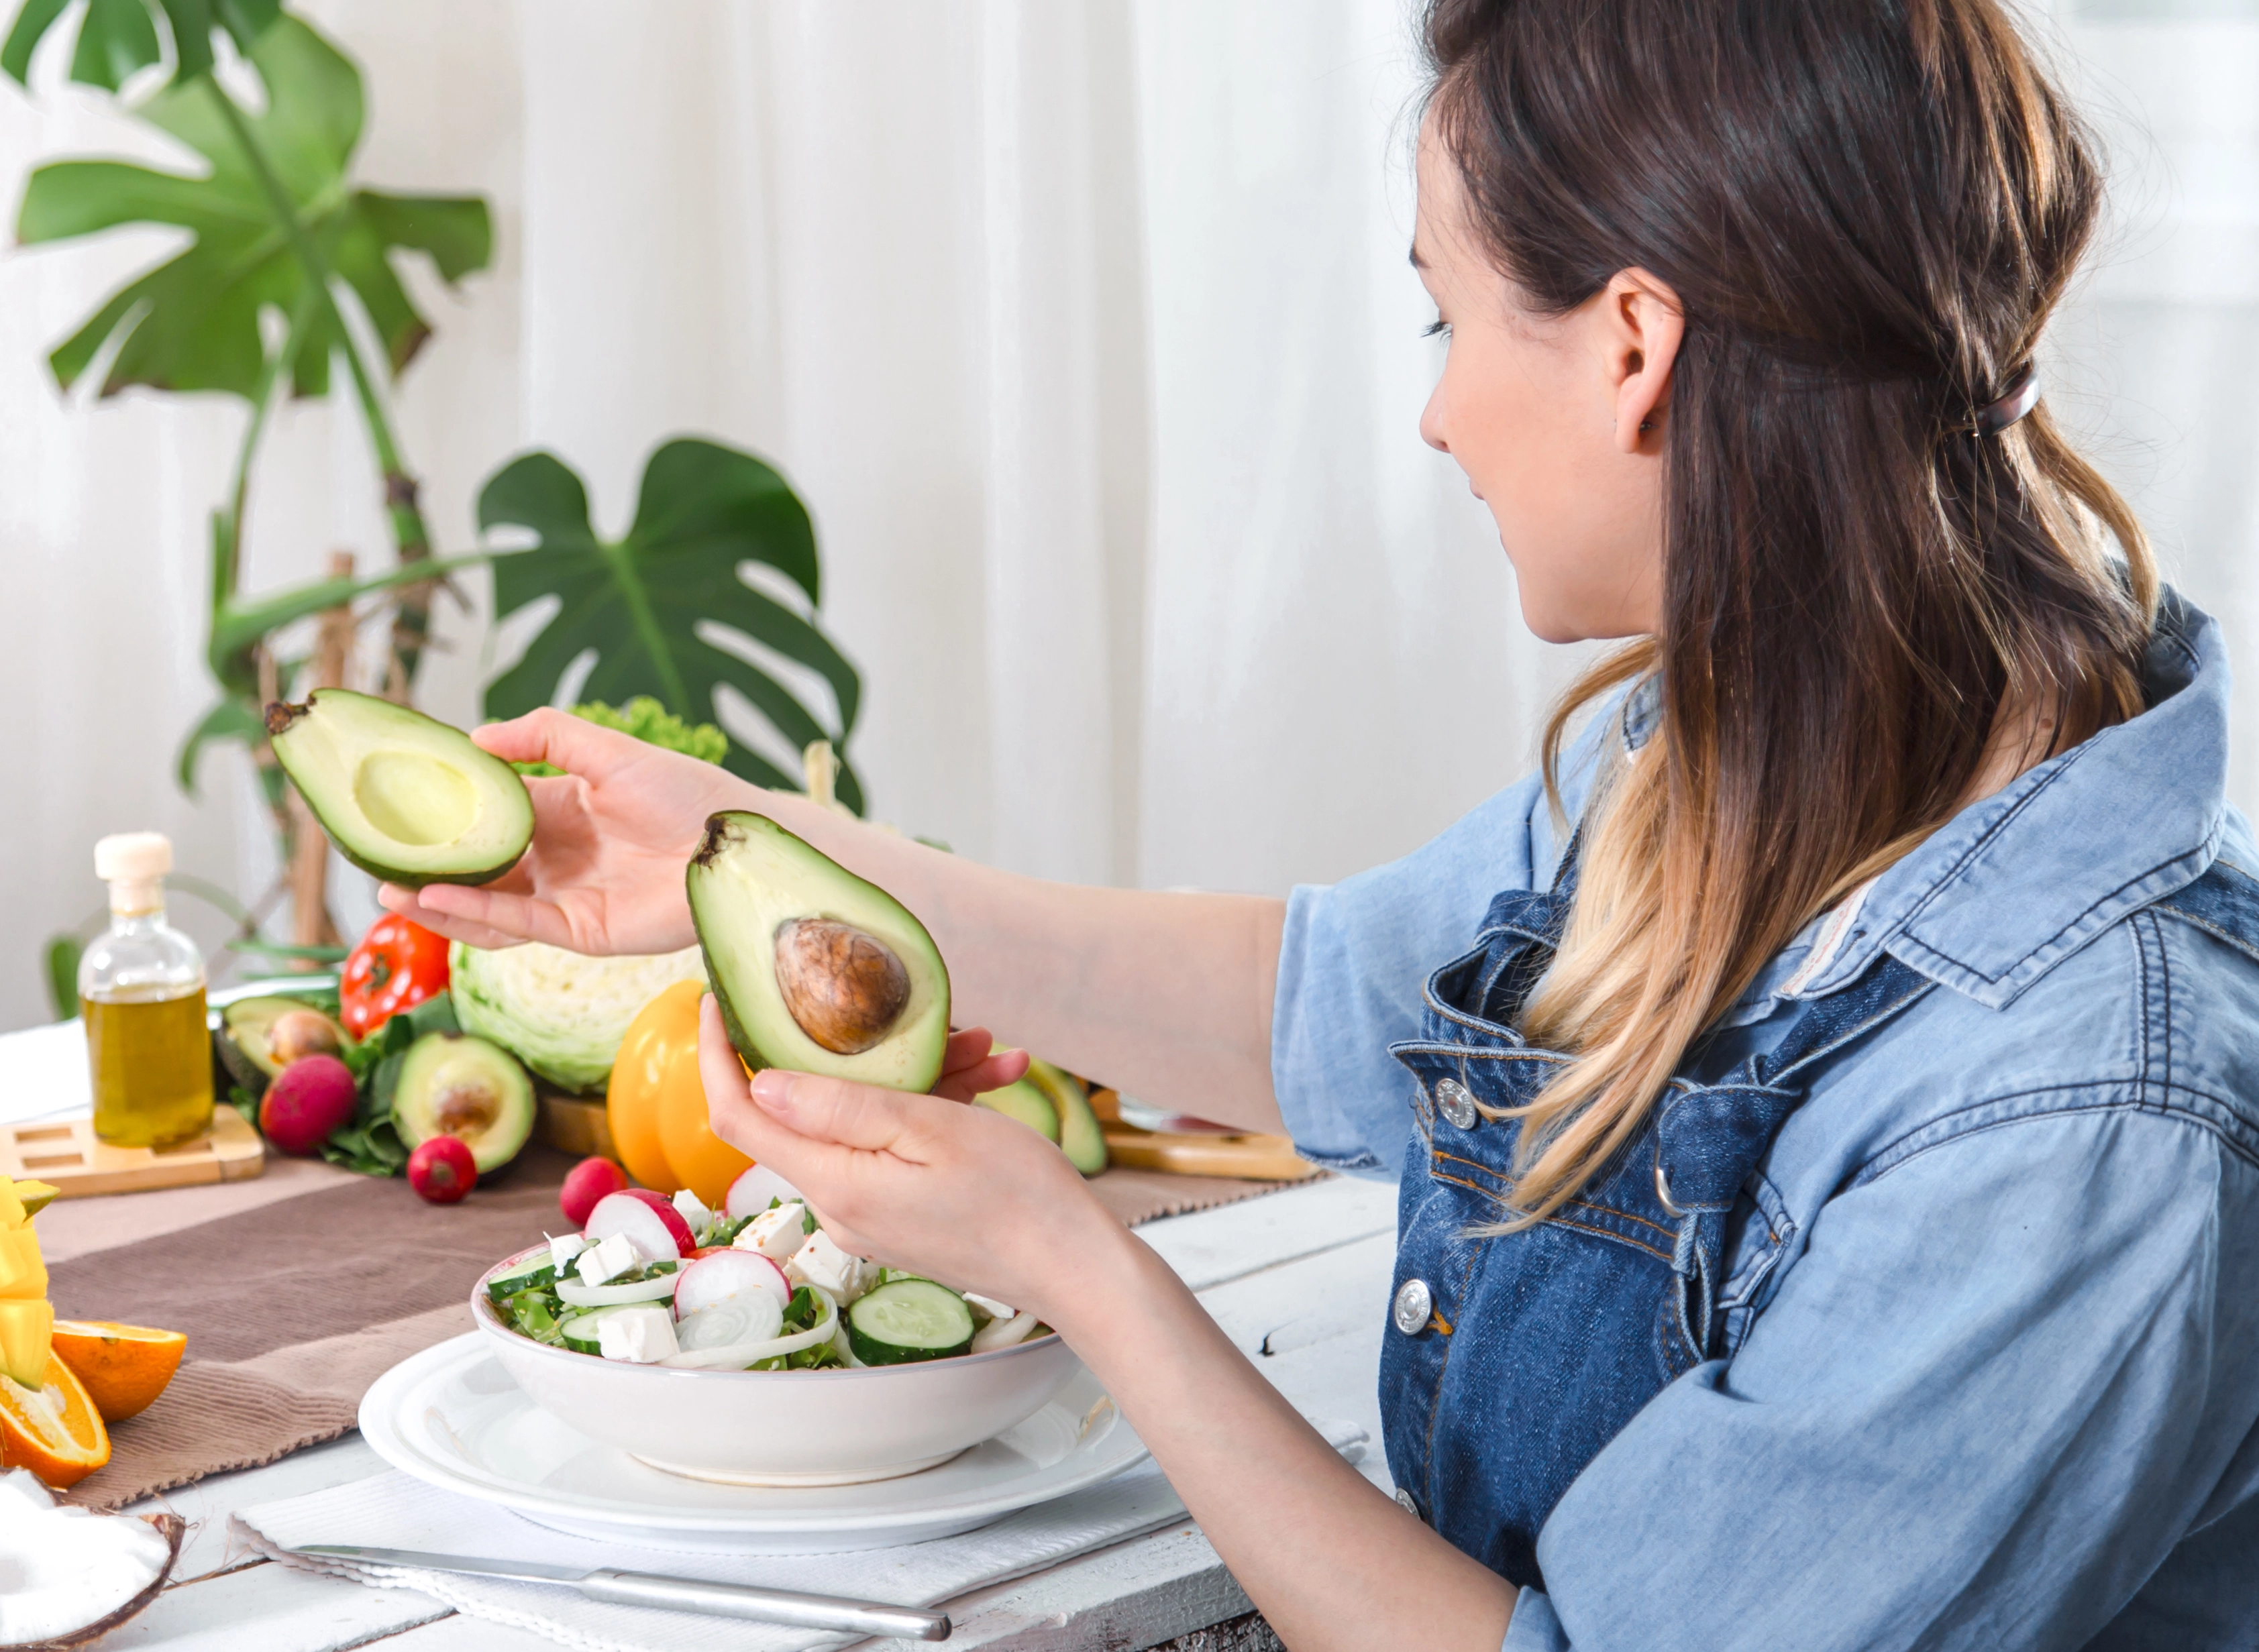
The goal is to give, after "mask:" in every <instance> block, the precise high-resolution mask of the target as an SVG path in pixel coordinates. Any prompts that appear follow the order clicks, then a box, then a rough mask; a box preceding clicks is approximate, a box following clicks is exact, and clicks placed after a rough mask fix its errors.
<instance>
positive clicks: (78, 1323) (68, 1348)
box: [54, 1320, 189, 1422]
mask: <svg viewBox="0 0 2259 1652" xmlns="http://www.w3.org/2000/svg"><path fill="white" fill-rule="evenodd" d="M188 1345H189V1339H188V1336H187V1335H186V1334H185V1333H183V1332H181V1331H158V1330H152V1329H151V1328H149V1327H147V1326H146V1325H120V1324H118V1323H117V1322H116V1321H111V1320H57V1321H55V1329H54V1350H55V1353H56V1356H58V1357H59V1358H61V1361H62V1362H63V1364H66V1365H68V1366H69V1367H70V1368H71V1374H72V1375H74V1376H75V1377H76V1378H78V1379H79V1381H80V1382H82V1383H83V1384H84V1385H86V1392H87V1393H88V1395H89V1398H91V1399H93V1401H94V1408H95V1409H96V1411H99V1412H100V1413H102V1420H103V1421H104V1422H119V1421H124V1420H125V1418H127V1417H131V1416H135V1415H137V1414H139V1413H141V1412H143V1411H146V1410H147V1409H148V1408H149V1402H150V1401H151V1400H153V1399H155V1398H156V1397H157V1396H158V1395H159V1394H161V1393H163V1392H165V1385H166V1384H167V1383H169V1382H171V1381H172V1380H173V1373H174V1372H175V1371H178V1370H179V1369H180V1368H181V1354H182V1350H183V1349H186V1348H187V1347H188Z"/></svg>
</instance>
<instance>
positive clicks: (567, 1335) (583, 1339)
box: [557, 1302, 645, 1354]
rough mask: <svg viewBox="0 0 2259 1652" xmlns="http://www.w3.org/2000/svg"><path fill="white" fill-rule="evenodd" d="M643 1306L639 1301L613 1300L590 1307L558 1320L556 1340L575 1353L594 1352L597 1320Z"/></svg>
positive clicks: (595, 1348) (595, 1349)
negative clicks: (600, 1305)
mask: <svg viewBox="0 0 2259 1652" xmlns="http://www.w3.org/2000/svg"><path fill="white" fill-rule="evenodd" d="M644 1306H645V1305H644V1304H643V1303H640V1302H614V1303H611V1304H609V1306H607V1307H600V1308H590V1309H589V1310H588V1312H587V1313H585V1314H574V1315H573V1317H572V1318H570V1319H568V1320H563V1321H559V1323H558V1326H557V1336H558V1340H559V1342H563V1343H564V1344H565V1346H566V1347H567V1348H569V1349H572V1350H573V1351H574V1353H576V1354H594V1353H595V1352H596V1351H597V1346H596V1321H599V1320H601V1319H602V1318H603V1317H604V1316H605V1315H606V1314H622V1313H625V1312H626V1311H627V1310H628V1309H629V1308H631V1307H644Z"/></svg>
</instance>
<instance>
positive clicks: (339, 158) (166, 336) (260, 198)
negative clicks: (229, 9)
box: [16, 0, 493, 399]
mask: <svg viewBox="0 0 2259 1652" xmlns="http://www.w3.org/2000/svg"><path fill="white" fill-rule="evenodd" d="M95 4H96V11H97V12H102V13H103V15H107V11H106V10H105V7H106V6H109V5H110V4H111V0H95ZM135 4H139V0H135ZM166 4H167V9H168V11H174V10H175V9H176V8H177V11H188V10H192V9H195V8H196V6H198V5H201V4H203V0H166ZM177 11H176V15H177ZM31 16H32V11H29V10H27V11H25V18H30V17H31ZM92 17H93V14H89V26H90V25H91V23H92ZM24 26H25V25H24V23H23V22H22V21H19V22H18V25H17V32H18V34H20V33H21V32H23V28H24ZM82 40H83V35H82ZM250 58H251V61H252V63H253V65H254V66H255V67H256V68H258V69H259V71H260V78H261V79H262V80H263V81H264V82H266V85H267V110H266V112H265V113H264V114H261V115H258V116H255V117H253V116H246V115H244V114H242V113H240V112H239V111H238V110H236V109H235V107H234V106H233V105H232V104H231V103H229V102H228V101H227V99H226V96H225V94H224V92H222V91H221V90H220V89H219V88H218V86H217V84H216V83H215V82H212V81H211V80H210V78H209V77H206V78H203V79H201V80H197V81H194V82H181V83H176V84H175V85H174V86H172V87H170V88H169V89H167V90H165V91H164V92H162V93H160V94H159V95H158V96H155V97H153V98H152V99H150V100H149V101H148V102H147V103H144V104H142V105H141V106H140V108H139V110H137V111H136V112H137V113H138V114H139V115H140V117H142V118H143V119H145V120H147V121H148V122H150V123H151V124H152V125H155V126H157V127H159V128H160V129H162V130H163V131H165V132H168V133H170V134H171V135H172V136H173V137H175V138H176V139H180V141H181V142H182V143H184V144H186V145H187V146H189V148H191V149H193V150H195V151H196V153H198V154H200V155H202V156H203V157H204V159H205V160H207V161H208V162H209V163H210V171H209V173H208V174H205V175H203V176H202V177H197V176H193V175H189V174H181V173H174V172H160V171H156V170H153V169H152V168H150V167H137V166H130V165H128V164H126V163H125V162H123V161H115V160H64V161H58V162H56V163H54V164H53V165H52V166H46V167H40V168H39V170H38V171H36V172H34V173H33V174H32V179H31V183H30V185H29V187H28V188H27V189H25V192H24V205H23V210H22V211H21V213H20V214H19V215H18V223H17V226H16V233H17V236H18V239H20V240H22V241H25V242H27V243H29V242H37V241H56V240H63V239H68V238H70V237H73V236H79V235H89V234H92V233H94V232H95V231H99V230H107V229H111V228H114V227H116V226H118V225H119V224H145V223H146V224H177V225H179V226H180V227H182V228H183V229H185V230H188V231H190V232H191V233H192V234H193V235H194V236H195V238H196V239H194V240H193V241H192V242H191V243H190V245H189V246H188V247H187V249H186V250H185V251H183V252H182V253H180V254H179V255H178V256H176V257H175V258H174V259H172V260H170V261H168V262H167V263H165V264H162V265H160V266H159V267H157V268H155V269H153V270H152V271H150V272H149V273H148V274H146V275H144V276H142V277H140V278H139V280H137V281H132V282H131V283H130V284H128V285H127V286H126V287H125V288H123V289H121V290H120V291H118V293H116V294H115V295H113V296H111V298H110V301H109V302H108V303H105V304H103V306H102V308H101V309H100V310H96V312H95V314H94V316H93V317H92V318H91V319H90V320H89V321H88V322H87V323H86V324H85V325H84V326H82V327H81V328H80V329H79V330H78V331H77V332H75V333H74V334H73V335H72V336H71V337H70V338H68V339H66V340H65V341H64V342H63V343H62V345H61V346H60V347H58V348H57V349H56V350H55V352H54V353H53V355H51V356H50V357H49V358H48V360H49V362H50V364H51V365H52V366H53V368H54V373H55V377H56V378H57V379H58V380H60V381H61V382H62V383H63V384H64V385H65V386H66V387H68V386H69V385H71V384H73V383H74V382H75V381H76V380H77V379H78V377H79V375H80V374H82V373H84V372H85V371H86V369H87V367H88V365H89V363H91V362H92V361H93V360H95V358H96V356H97V355H98V354H99V353H100V352H101V351H102V349H103V345H104V344H105V343H107V342H109V341H110V340H111V339H112V338H116V339H117V340H118V351H117V355H116V357H115V359H114V360H112V362H111V365H110V373H109V376H108V378H107V379H106V381H104V383H103V387H102V393H103V395H115V394H116V393H117V392H118V391H119V390H121V389H123V388H125V387H126V386H127V385H130V384H146V385H148V386H151V387H153V388H156V389H160V390H226V391H232V392H233V393H234V394H235V395H240V396H243V397H245V398H246V399H249V398H251V397H252V396H253V394H254V391H255V389H256V388H257V385H258V381H259V377H260V367H261V365H262V363H263V361H264V360H265V355H264V351H263V348H262V345H261V340H260V319H259V318H260V312H261V311H262V310H267V309H274V310H280V311H281V312H282V313H283V314H284V315H286V316H295V317H303V322H302V324H303V328H304V331H303V335H302V338H303V342H302V343H301V345H300V346H299V349H298V351H297V353H296V357H295V359H294V360H293V363H292V366H291V374H292V381H293V384H294V386H295V388H296V390H297V392H298V394H300V395H324V394H325V393H326V392H327V391H328V388H329V374H330V357H331V352H333V351H334V350H338V349H341V348H344V347H345V339H344V338H343V336H342V334H341V332H340V331H339V327H340V324H339V320H338V313H337V310H336V309H335V307H334V305H332V304H330V303H319V302H316V301H317V300H318V299H319V298H320V297H321V296H322V295H321V294H319V293H318V292H317V291H316V290H314V289H313V288H311V287H310V281H312V278H311V277H310V275H309V274H308V273H307V267H306V261H305V260H304V259H303V257H302V256H300V253H299V249H298V248H297V247H296V246H295V245H294V243H295V242H296V240H297V239H298V238H300V237H301V236H303V239H305V241H307V242H308V243H310V245H311V246H313V247H314V248H315V249H317V251H318V253H320V255H321V258H322V260H323V261H324V262H325V263H326V264H327V266H328V267H329V269H330V270H331V272H332V273H333V274H336V275H337V276H338V277H339V278H341V279H342V280H343V281H346V284H348V285H349V286H350V287H352V288H353V292H354V293H355V295H356V296H358V297H359V298H360V303H361V307H362V309H363V310H365V311H366V312H367V317H368V319H369V322H370V324H371V325H372V326H373V327H374V329H375V332H376V336H377V337H378V338H380V339H381V340H382V342H383V345H384V350H385V353H386V355H387V356H388V359H389V361H390V365H391V367H392V370H393V371H394V372H396V373H397V372H398V371H399V370H400V369H401V368H402V367H405V366H406V365H407V363H408V361H409V360H410V358H411V357H412V356H414V355H415V353H416V352H417V347H418V346H419V345H422V344H423V342H424V338H426V337H427V336H428V335H429V333H430V332H431V328H430V326H429V325H427V324H426V323H425V322H424V317H422V316H421V315H419V314H418V313H417V310H416V307H415V305H414V304H413V303H411V302H410V299H409V296H408V294H407V291H406V289H405V288H403V287H402V286H401V284H400V278H399V276H398V275H397V274H396V273H395V272H394V270H393V267H392V264H391V254H392V253H396V252H399V251H404V250H414V251H417V252H422V253H428V254H430V255H431V260H432V262H433V263H434V264H435V265H437V266H438V271H439V274H441V276H443V277H444V278H445V279H446V280H447V281H455V280H456V279H457V278H459V277H460V276H461V275H462V274H465V273H466V272H467V271H470V270H474V269H481V268H483V267H485V266H486V262H487V260H488V254H489V253H490V251H491V248H492V241H493V235H492V230H491V227H490V225H489V224H488V218H487V209H486V203H485V202H484V201H482V200H480V199H479V198H478V197H476V196H402V195H384V194H380V193H378V192H376V191H374V190H370V189H351V188H349V187H348V184H347V181H346V171H347V167H348V165H349V163H350V162H351V160H352V159H353V149H354V147H355V146H356V145H358V144H359V143H360V132H361V87H360V72H359V71H358V70H356V69H355V68H353V64H352V63H351V62H349V61H347V60H346V58H344V57H343V56H341V55H340V54H339V53H338V52H337V50H336V49H335V48H334V47H332V46H331V45H330V44H329V43H328V42H327V41H326V40H324V39H322V37H321V36H320V35H318V34H317V33H315V32H314V31H313V30H312V29H310V28H309V27H307V26H306V25H305V24H303V23H302V22H300V21H299V20H298V19H297V18H291V17H284V18H281V19H280V20H279V21H277V22H275V23H274V25H273V26H271V27H269V28H268V29H267V30H266V31H265V32H263V33H261V34H260V35H259V37H258V39H256V40H255V41H254V42H253V45H252V46H251V48H250ZM239 123H240V127H239ZM239 129H247V130H248V131H249V132H250V134H251V136H252V138H253V141H255V143H256V144H257V146H258V148H259V150H260V153H261V154H262V155H263V157H264V162H265V165H266V167H267V169H268V171H267V175H266V176H262V175H261V171H260V164H259V161H258V160H257V159H256V158H254V156H253V155H252V154H251V153H247V152H246V149H245V147H244V145H243V143H242V142H241V141H240V139H239V136H238V132H239ZM277 189H279V190H280V192H281V195H282V196H284V197H286V198H287V201H288V203H289V209H290V211H291V212H292V213H293V214H294V215H295V217H296V223H295V224H293V223H292V222H290V221H289V219H286V218H285V217H283V216H282V215H281V202H278V201H277V199H276V198H275V196H276V191H277Z"/></svg>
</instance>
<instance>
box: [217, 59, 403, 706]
mask: <svg viewBox="0 0 2259 1652" xmlns="http://www.w3.org/2000/svg"><path fill="white" fill-rule="evenodd" d="M199 84H201V85H202V86H203V87H204V88H205V89H207V90H208V91H209V93H210V96H211V99H212V102H213V104H214V106H215V107H216V108H217V110H218V111H219V115H220V118H221V119H222V120H223V121H224V122H225V123H226V124H227V128H228V131H229V132H231V133H232V135H233V137H234V139H235V141H236V144H237V146H239V148H241V149H242V151H243V154H244V159H245V160H246V161H247V162H248V163H249V165H250V167H251V170H252V173H253V176H255V177H256V178H257V179H258V180H259V187H260V189H261V190H262V191H263V192H264V193H265V195H266V196H267V208H268V210H270V211H272V212H273V213H274V216H275V217H276V219H277V220H278V222H279V223H280V224H281V228H282V231H283V233H284V234H285V235H286V236H287V237H289V242H290V248H291V251H292V252H294V253H296V254H297V258H298V263H299V265H300V267H302V268H303V270H304V271H305V274H306V280H307V282H308V284H309V285H310V287H312V288H315V289H317V291H318V292H319V294H320V296H321V303H322V304H323V306H324V308H325V309H326V310H327V311H328V313H329V316H330V319H331V322H332V323H333V324H335V326H336V330H337V338H338V348H339V349H341V350H342V351H343V352H345V357H346V365H347V367H348V368H349V369H350V371H351V372H352V374H353V389H354V391H355V393H356V394H357V395H358V397H359V399H360V409H361V417H362V419H363V420H364V422H365V423H366V424H367V429H368V438H369V445H371V446H372V447H373V448H374V450H375V456H376V463H377V470H378V473H379V474H380V475H381V477H382V478H383V481H384V504H385V512H386V515H387V516H388V517H389V518H390V521H391V524H392V541H393V545H394V547H395V549H396V551H397V552H398V554H399V558H400V560H401V561H403V563H405V562H421V561H424V560H425V559H428V558H429V557H430V556H431V530H430V529H429V528H428V527H426V526H425V524H424V511H423V509H422V507H421V506H420V505H419V504H418V503H417V489H416V479H415V477H414V476H412V475H410V474H409V472H408V470H407V468H406V466H404V465H403V463H402V462H401V458H400V447H399V444H398V443H397V442H396V441H395V440H394V439H393V434H392V422H391V420H390V419H389V418H388V417H387V416H386V414H385V410H384V403H383V401H382V398H381V396H380V395H378V393H377V388H376V381H375V379H374V375H373V374H370V372H369V370H368V366H367V363H366V362H364V361H363V360H361V351H360V343H359V342H358V341H357V340H356V339H355V338H353V331H352V330H351V329H350V328H348V327H347V326H346V320H345V317H344V315H343V313H342V312H341V311H340V310H338V302H337V296H336V295H335V294H334V293H332V292H331V288H330V264H329V260H328V259H327V258H325V257H324V255H323V253H322V250H321V249H320V248H319V247H318V246H315V244H314V238H313V237H312V236H310V235H309V234H308V233H307V232H306V226H305V225H304V224H303V223H301V222H300V221H299V218H298V210H297V207H296V204H295V203H293V202H292V201H291V199H290V193H289V190H288V189H284V188H283V187H282V180H281V178H280V177H279V176H277V175H276V174H275V171H274V167H273V165H272V164H271V163H270V162H269V161H268V160H267V153H266V152H265V151H264V150H263V149H261V148H260V146H259V140H258V139H257V138H255V137H253V134H252V131H251V125H250V123H249V122H248V121H246V120H245V119H244V117H243V111H242V110H240V109H239V108H238V107H236V103H235V100H234V99H233V98H232V97H230V96H228V95H227V91H226V89H224V87H222V86H221V85H220V83H219V82H218V80H217V77H215V76H212V75H206V76H205V77H204V78H203V80H202V81H201V82H199ZM430 630H431V594H430V592H429V590H428V589H418V588H417V587H412V586H411V587H409V588H408V589H407V590H404V591H403V592H402V593H401V597H400V617H399V621H398V623H396V624H395V626H394V627H393V646H394V649H395V650H396V652H398V653H399V655H400V658H401V665H402V667H403V671H404V672H405V673H406V675H407V676H408V677H409V678H410V680H413V678H414V677H415V674H416V668H417V665H418V664H419V663H420V662H421V660H422V658H423V652H424V641H425V638H426V637H428V635H429V634H430Z"/></svg>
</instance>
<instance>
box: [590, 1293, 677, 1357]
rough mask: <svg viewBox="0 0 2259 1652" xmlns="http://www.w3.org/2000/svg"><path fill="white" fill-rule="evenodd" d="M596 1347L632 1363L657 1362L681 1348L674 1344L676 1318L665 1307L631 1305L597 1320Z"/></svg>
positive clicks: (603, 1354)
mask: <svg viewBox="0 0 2259 1652" xmlns="http://www.w3.org/2000/svg"><path fill="white" fill-rule="evenodd" d="M596 1351H597V1352H598V1353H600V1354H602V1356H604V1357H605V1358H606V1359H620V1360H625V1361H626V1362H627V1363H628V1364H631V1365H656V1364H659V1361H660V1360H662V1359H665V1358H666V1357H667V1356H670V1355H672V1354H675V1353H679V1352H681V1350H680V1349H677V1348H676V1347H675V1345H674V1320H673V1316H672V1315H670V1314H668V1313H667V1311H666V1309H665V1308H662V1307H628V1308H621V1309H619V1310H618V1311H617V1312H616V1313H611V1314H605V1315H604V1316H603V1317H602V1319H600V1320H598V1321H596Z"/></svg>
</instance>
